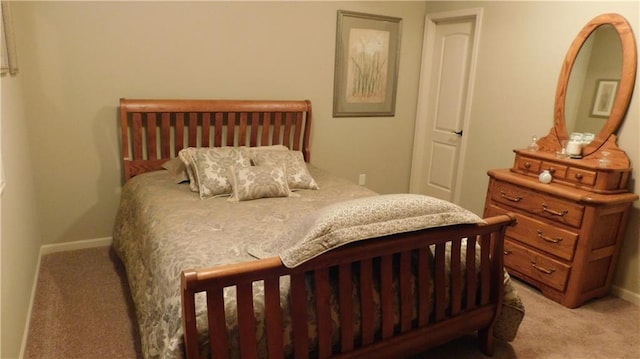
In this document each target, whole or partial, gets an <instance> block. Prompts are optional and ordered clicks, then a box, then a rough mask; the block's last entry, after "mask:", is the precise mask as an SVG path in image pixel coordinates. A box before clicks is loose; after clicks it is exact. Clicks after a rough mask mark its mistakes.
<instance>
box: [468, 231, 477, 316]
mask: <svg viewBox="0 0 640 359" xmlns="http://www.w3.org/2000/svg"><path fill="white" fill-rule="evenodd" d="M466 263H467V271H466V275H467V277H466V280H467V296H466V303H467V305H466V307H465V309H466V310H471V309H473V308H475V307H476V293H477V289H478V276H477V273H478V272H477V271H476V237H475V236H471V237H469V238H467V258H466Z"/></svg>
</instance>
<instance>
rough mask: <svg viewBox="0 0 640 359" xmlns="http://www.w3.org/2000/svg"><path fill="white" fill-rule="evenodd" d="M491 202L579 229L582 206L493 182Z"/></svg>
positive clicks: (503, 183)
mask: <svg viewBox="0 0 640 359" xmlns="http://www.w3.org/2000/svg"><path fill="white" fill-rule="evenodd" d="M492 186H493V187H492V188H491V200H493V201H495V202H497V203H501V204H504V205H507V206H510V207H513V208H517V209H519V210H522V211H525V212H529V213H533V214H535V215H538V216H541V217H544V218H548V219H550V220H552V221H555V222H558V223H564V224H568V225H570V226H573V227H576V228H580V225H581V224H582V215H583V214H584V206H582V205H580V204H578V203H575V202H571V201H568V200H563V199H561V198H557V197H553V196H550V195H547V194H544V193H539V192H536V191H533V190H530V189H528V188H524V187H520V186H516V185H513V184H510V183H506V182H501V181H493V184H492Z"/></svg>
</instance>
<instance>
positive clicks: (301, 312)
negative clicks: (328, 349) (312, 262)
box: [291, 273, 309, 359]
mask: <svg viewBox="0 0 640 359" xmlns="http://www.w3.org/2000/svg"><path fill="white" fill-rule="evenodd" d="M291 297H292V298H304V300H300V299H298V300H293V304H292V306H291V316H292V323H291V324H292V327H293V352H294V357H295V358H296V359H298V358H299V359H307V358H309V343H308V342H307V338H308V337H309V334H308V328H307V301H306V298H307V290H306V288H305V274H304V273H296V274H293V275H291Z"/></svg>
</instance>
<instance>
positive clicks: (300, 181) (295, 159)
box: [254, 151, 318, 191]
mask: <svg viewBox="0 0 640 359" xmlns="http://www.w3.org/2000/svg"><path fill="white" fill-rule="evenodd" d="M254 163H255V165H256V166H262V165H276V164H278V163H284V164H285V166H286V169H287V183H288V184H289V188H290V189H291V190H292V191H293V190H297V189H318V184H317V183H316V181H315V180H314V179H313V177H311V174H310V173H309V170H307V164H306V163H305V162H304V157H303V155H302V152H300V151H261V152H257V153H256V154H255V158H254Z"/></svg>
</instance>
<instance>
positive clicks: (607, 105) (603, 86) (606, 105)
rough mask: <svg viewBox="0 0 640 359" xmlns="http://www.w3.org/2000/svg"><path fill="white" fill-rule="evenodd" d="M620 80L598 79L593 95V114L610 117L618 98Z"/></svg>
mask: <svg viewBox="0 0 640 359" xmlns="http://www.w3.org/2000/svg"><path fill="white" fill-rule="evenodd" d="M617 90H618V80H598V84H597V85H596V92H595V94H594V96H593V105H592V106H591V116H594V117H609V115H611V109H612V108H613V103H614V102H615V99H616V93H617Z"/></svg>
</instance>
